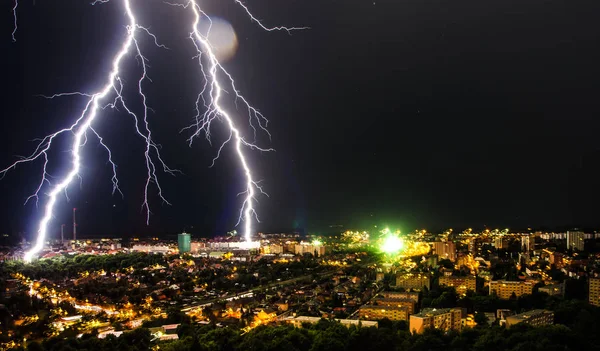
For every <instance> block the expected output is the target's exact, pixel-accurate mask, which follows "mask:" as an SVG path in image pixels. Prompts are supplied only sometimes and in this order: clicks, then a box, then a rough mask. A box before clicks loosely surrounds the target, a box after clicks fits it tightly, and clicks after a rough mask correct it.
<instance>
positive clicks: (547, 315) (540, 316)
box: [506, 310, 554, 327]
mask: <svg viewBox="0 0 600 351" xmlns="http://www.w3.org/2000/svg"><path fill="white" fill-rule="evenodd" d="M518 323H525V324H529V325H532V326H534V327H539V326H542V325H551V324H554V312H552V311H548V310H531V311H527V312H523V313H519V314H515V315H513V316H507V317H506V327H511V326H513V325H515V324H518Z"/></svg>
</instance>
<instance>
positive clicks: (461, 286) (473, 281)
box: [439, 275, 477, 295]
mask: <svg viewBox="0 0 600 351" xmlns="http://www.w3.org/2000/svg"><path fill="white" fill-rule="evenodd" d="M439 282H440V285H446V286H453V287H454V289H456V293H458V294H460V295H466V294H467V290H473V291H476V290H477V278H476V277H475V276H473V275H468V276H465V277H456V276H448V277H445V276H444V277H440V279H439Z"/></svg>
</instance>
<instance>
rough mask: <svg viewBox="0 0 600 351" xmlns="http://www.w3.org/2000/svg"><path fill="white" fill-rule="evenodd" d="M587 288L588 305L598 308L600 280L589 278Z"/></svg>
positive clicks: (599, 304)
mask: <svg viewBox="0 0 600 351" xmlns="http://www.w3.org/2000/svg"><path fill="white" fill-rule="evenodd" d="M589 286H590V294H589V300H588V301H589V303H590V305H594V306H600V278H590V282H589Z"/></svg>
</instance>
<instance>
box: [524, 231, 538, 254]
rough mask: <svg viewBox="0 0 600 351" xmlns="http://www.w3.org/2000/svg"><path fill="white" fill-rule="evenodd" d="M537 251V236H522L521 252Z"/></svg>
mask: <svg viewBox="0 0 600 351" xmlns="http://www.w3.org/2000/svg"><path fill="white" fill-rule="evenodd" d="M533 250H535V235H532V234H527V235H522V236H521V251H522V252H529V251H533Z"/></svg>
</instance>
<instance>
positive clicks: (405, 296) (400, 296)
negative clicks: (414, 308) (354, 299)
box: [379, 291, 419, 303]
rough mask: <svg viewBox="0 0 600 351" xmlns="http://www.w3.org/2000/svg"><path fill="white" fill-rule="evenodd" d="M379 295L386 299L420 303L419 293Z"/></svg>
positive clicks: (392, 292)
mask: <svg viewBox="0 0 600 351" xmlns="http://www.w3.org/2000/svg"><path fill="white" fill-rule="evenodd" d="M379 295H381V296H383V297H384V298H385V299H406V300H412V301H414V302H415V303H418V302H419V293H418V292H408V291H405V292H400V291H382V292H381V293H380V294H379Z"/></svg>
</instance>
